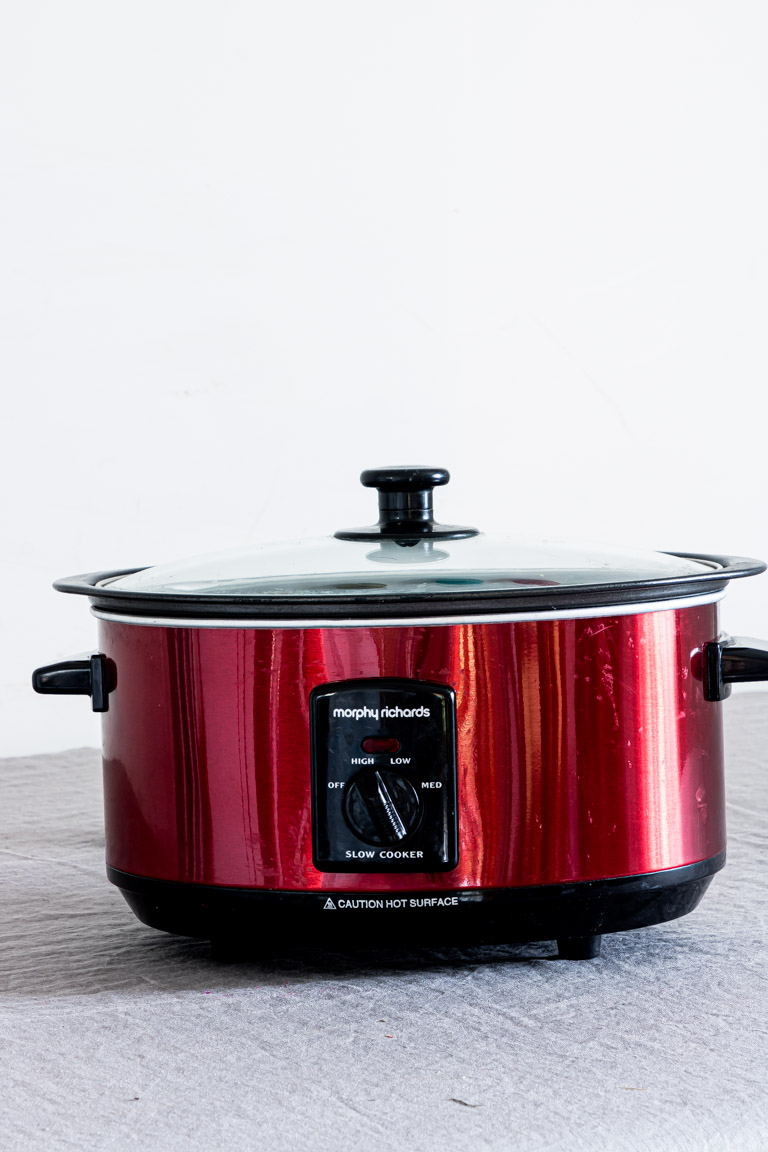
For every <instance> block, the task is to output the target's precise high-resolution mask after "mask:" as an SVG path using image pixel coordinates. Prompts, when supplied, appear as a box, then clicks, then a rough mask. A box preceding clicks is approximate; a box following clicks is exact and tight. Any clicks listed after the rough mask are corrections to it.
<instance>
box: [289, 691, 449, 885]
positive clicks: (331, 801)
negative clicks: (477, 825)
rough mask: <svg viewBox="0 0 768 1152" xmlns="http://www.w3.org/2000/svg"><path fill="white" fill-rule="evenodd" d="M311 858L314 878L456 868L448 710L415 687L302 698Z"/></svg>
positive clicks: (444, 694)
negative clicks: (306, 701)
mask: <svg viewBox="0 0 768 1152" xmlns="http://www.w3.org/2000/svg"><path fill="white" fill-rule="evenodd" d="M310 724H311V737H312V833H313V835H312V853H313V860H314V864H315V867H316V868H318V869H319V870H320V871H321V872H444V871H448V870H450V869H451V868H455V867H456V865H457V864H458V849H457V843H458V838H457V827H456V819H457V818H456V701H455V695H454V691H453V689H452V688H449V687H448V686H447V685H445V684H428V683H425V682H423V681H421V680H394V679H381V680H348V681H346V682H344V683H341V684H323V685H321V686H320V687H319V688H315V689H314V691H313V692H312V693H311V695H310Z"/></svg>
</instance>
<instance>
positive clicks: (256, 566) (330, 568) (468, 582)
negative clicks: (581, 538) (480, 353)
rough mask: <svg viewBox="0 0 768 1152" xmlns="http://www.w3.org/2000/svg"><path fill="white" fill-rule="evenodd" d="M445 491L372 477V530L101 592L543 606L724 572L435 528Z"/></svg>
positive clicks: (384, 475) (187, 567) (653, 557)
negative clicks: (525, 598) (436, 496)
mask: <svg viewBox="0 0 768 1152" xmlns="http://www.w3.org/2000/svg"><path fill="white" fill-rule="evenodd" d="M448 479H449V475H448V472H447V471H446V470H445V469H442V468H421V467H418V468H417V467H397V468H379V469H371V470H369V471H366V472H363V474H362V476H361V481H362V483H363V484H364V485H365V486H366V487H372V488H377V489H378V491H379V521H378V523H377V524H374V525H372V526H370V527H366V528H352V529H346V530H341V531H338V532H336V533H335V535H334V536H328V537H320V538H316V539H305V540H297V541H293V542H287V543H278V544H263V545H257V546H255V547H250V548H247V549H236V550H230V551H227V552H220V553H217V554H213V555H210V554H209V555H207V556H200V557H194V558H192V559H187V560H183V561H179V562H175V563H169V564H160V565H158V566H157V567H154V568H145V569H142V570H140V571H136V572H130V573H128V574H124V575H117V576H112V577H109V576H106V577H105V578H103V579H102V580H100V581H99V584H98V587H99V589H103V590H104V591H105V592H107V591H108V592H110V593H114V594H125V595H130V596H135V595H141V596H152V597H155V596H160V597H163V598H165V597H173V598H194V599H198V598H221V597H225V598H228V599H230V598H235V599H238V598H247V599H249V600H250V599H258V600H285V599H290V600H292V601H295V600H297V599H298V600H306V601H318V600H320V601H335V600H340V599H341V600H344V601H349V600H350V599H351V598H354V599H355V600H360V601H370V600H378V599H380V598H393V597H394V598H398V599H399V598H402V597H407V598H412V597H427V598H432V597H435V596H438V597H440V596H445V595H450V594H461V595H462V597H466V596H468V595H469V596H478V595H480V596H482V595H483V594H484V593H496V594H499V593H509V594H514V593H527V594H529V595H530V594H531V593H534V592H537V591H538V592H539V594H541V595H543V596H544V597H545V598H546V596H547V595H548V594H549V593H551V591H552V590H553V589H557V588H574V589H576V588H583V589H586V588H589V587H594V586H600V587H602V586H605V585H624V584H628V583H631V584H637V583H647V582H648V581H653V582H656V581H674V580H676V579H678V580H679V579H683V580H686V579H690V578H691V577H696V576H702V575H707V574H709V575H711V574H712V573H713V572H715V571H718V570H719V569H721V568H722V565H721V564H719V563H718V561H717V560H716V559H714V558H704V557H686V556H679V555H672V554H668V553H663V552H651V551H637V550H634V549H630V548H617V547H612V546H604V545H595V546H590V545H586V544H573V543H567V542H564V541H558V540H554V539H553V540H546V539H544V540H534V539H521V538H514V537H511V536H510V537H507V536H495V535H486V534H484V533H481V532H478V531H477V529H475V528H467V527H460V526H457V525H444V524H439V523H436V522H435V520H434V519H433V515H432V489H433V488H434V487H436V486H438V485H442V484H445V483H447V481H448Z"/></svg>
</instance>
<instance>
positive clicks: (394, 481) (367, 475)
mask: <svg viewBox="0 0 768 1152" xmlns="http://www.w3.org/2000/svg"><path fill="white" fill-rule="evenodd" d="M450 478H451V477H450V473H449V472H448V470H447V469H445V468H426V467H424V466H422V465H398V466H396V467H390V468H367V469H366V470H365V471H364V472H363V473H362V474H361V476H360V483H361V484H363V485H364V487H366V488H378V490H379V522H378V524H373V525H371V526H370V527H368V528H350V529H348V530H347V529H342V530H341V531H339V532H335V533H334V535H335V536H336V537H337V539H339V540H381V539H389V540H395V541H396V542H397V543H399V544H405V545H410V544H416V543H418V541H419V540H427V539H429V540H461V539H462V538H464V537H466V536H476V535H477V529H476V528H461V527H459V526H458V525H455V524H437V523H436V522H435V520H434V519H433V517H432V489H433V488H437V487H439V486H440V485H442V484H447V483H448V481H449V480H450Z"/></svg>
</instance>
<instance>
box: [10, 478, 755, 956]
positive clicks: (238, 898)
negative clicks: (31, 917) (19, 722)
mask: <svg viewBox="0 0 768 1152" xmlns="http://www.w3.org/2000/svg"><path fill="white" fill-rule="evenodd" d="M448 479H449V475H448V472H447V471H446V470H445V469H442V468H425V467H392V468H379V469H372V470H369V471H366V472H363V474H362V477H361V480H362V483H363V484H364V485H365V486H367V487H372V488H376V489H378V493H379V520H378V523H376V524H374V525H372V526H368V527H362V528H352V529H341V530H339V531H337V532H336V533H335V534H334V535H333V536H331V537H327V538H322V539H314V540H301V541H298V542H295V543H289V544H272V545H260V546H258V547H252V548H249V549H245V550H239V551H230V552H227V553H221V554H219V555H216V556H207V557H205V556H203V557H198V558H195V559H192V560H188V561H184V562H182V563H172V564H161V565H159V566H157V567H153V568H142V569H130V570H121V571H109V572H95V573H90V574H87V575H81V576H74V577H70V578H68V579H64V580H59V581H57V582H56V584H55V585H54V586H55V587H56V588H58V589H59V590H60V591H62V592H71V593H75V594H79V595H84V596H87V597H88V598H89V599H90V602H91V605H92V612H93V614H94V615H95V616H96V618H97V619H98V622H99V646H98V651H97V652H96V653H94V654H90V655H88V656H86V657H82V658H76V659H72V660H66V661H64V662H61V663H57V664H51V665H49V666H47V667H44V668H39V669H37V671H36V672H35V673H34V677H33V685H34V688H35V689H36V690H37V691H38V692H46V693H54V692H55V693H70V694H78V693H82V694H87V695H89V696H90V697H91V700H92V706H93V708H94V710H95V711H97V712H101V713H102V722H103V763H104V801H105V813H106V856H107V872H108V876H109V879H110V880H111V881H112V883H114V884H116V885H117V887H118V888H119V889H120V891H121V892H122V893H123V895H124V896H125V898H126V900H127V902H128V904H129V905H130V907H131V908H132V909H133V911H134V912H135V913H136V915H137V916H138V917H139V919H140V920H142V921H143V922H144V923H145V924H149V925H152V926H154V927H156V928H159V929H164V930H165V931H168V932H173V933H179V934H183V935H191V936H198V937H203V938H209V939H211V940H214V941H218V942H225V941H229V942H237V941H240V942H253V943H256V944H259V943H275V942H286V941H292V942H295V941H298V942H301V943H305V944H315V945H318V944H319V945H321V946H324V947H328V946H332V945H334V944H336V943H342V942H349V941H355V942H375V943H388V944H394V945H398V946H402V945H408V944H412V943H420V942H424V941H440V940H445V941H449V940H450V941H464V942H470V943H471V942H485V941H500V942H501V941H508V942H527V941H539V940H556V941H557V943H558V948H559V955H560V956H562V957H565V958H571V959H580V958H588V957H592V956H595V955H597V954H598V952H599V948H600V941H601V937H602V935H603V934H606V933H612V932H619V931H624V930H625V929H631V928H639V927H643V926H647V925H651V924H656V923H659V922H661V921H666V920H671V919H673V918H675V917H678V916H681V915H683V914H685V913H687V912H690V911H691V910H692V909H693V908H694V907H695V906H696V905H697V903H698V902H699V900H700V899H701V896H702V895H703V893H704V891H705V890H706V888H707V886H708V885H709V883H710V881H711V879H712V876H713V875H714V874H715V873H716V872H717V870H718V869H719V868H721V867H722V865H723V863H724V861H725V805H724V788H723V735H722V704H721V701H722V700H723V699H724V698H725V697H727V696H728V694H729V693H730V690H731V683H732V682H733V681H746V680H765V679H768V648H767V647H766V645H763V644H760V643H759V642H757V641H752V640H733V639H730V638H729V637H727V636H725V635H723V634H722V633H721V632H720V630H719V625H718V602H719V600H720V599H721V598H722V596H723V595H724V592H725V589H726V587H727V585H728V582H729V581H730V580H733V579H736V578H741V577H743V576H751V575H754V574H756V573H759V572H762V571H763V570H764V568H765V565H764V564H762V563H760V562H758V561H755V560H749V559H743V558H737V557H729V556H713V555H699V554H697V555H691V554H680V553H661V552H651V551H642V550H640V551H636V550H630V549H626V548H616V547H603V546H599V547H598V546H587V545H574V544H568V543H564V542H560V541H556V540H546V539H545V540H539V541H535V540H516V539H512V538H508V537H503V536H493V535H486V534H484V533H481V532H479V531H477V529H475V528H472V527H462V526H457V525H444V524H440V523H438V522H436V521H435V519H434V516H433V503H432V491H433V489H434V488H435V487H436V486H439V485H442V484H445V483H447V481H448Z"/></svg>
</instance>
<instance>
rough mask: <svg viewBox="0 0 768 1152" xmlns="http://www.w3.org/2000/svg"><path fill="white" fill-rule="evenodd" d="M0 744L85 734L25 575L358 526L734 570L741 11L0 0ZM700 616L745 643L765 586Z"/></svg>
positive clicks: (760, 130) (747, 539)
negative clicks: (374, 488)
mask: <svg viewBox="0 0 768 1152" xmlns="http://www.w3.org/2000/svg"><path fill="white" fill-rule="evenodd" d="M3 24H4V28H3V35H2V40H0V202H1V205H2V207H1V209H0V230H1V233H2V234H1V235H0V252H2V265H1V268H0V332H1V339H2V349H3V351H2V400H3V406H2V411H3V417H4V418H3V434H2V453H0V457H1V458H0V468H1V469H2V477H0V490H1V491H2V500H3V515H2V536H3V539H2V589H0V592H1V596H0V604H1V605H2V621H1V622H0V624H1V627H2V635H1V641H2V672H1V673H0V676H1V677H2V689H1V692H0V707H1V709H2V712H1V714H0V754H5V755H8V754H14V753H25V752H32V751H41V750H47V749H58V748H62V747H65V746H72V745H77V744H97V743H98V741H99V732H98V720H97V718H95V717H94V716H93V715H92V713H91V712H90V710H89V705H88V701H87V700H81V699H66V698H52V697H51V698H45V697H37V696H35V695H34V694H33V693H32V692H31V689H30V687H29V674H30V672H31V670H32V668H33V667H35V666H36V665H37V664H40V663H48V662H50V661H53V660H55V659H57V658H62V657H64V656H66V655H68V654H70V653H71V652H73V651H74V652H77V651H81V650H83V649H85V648H87V647H88V646H89V645H90V644H91V642H92V640H93V637H94V635H95V630H94V622H93V620H92V619H91V618H90V616H89V614H88V611H87V604H86V602H85V601H83V600H80V599H77V598H71V597H64V596H59V595H57V594H56V593H54V592H52V591H51V590H50V582H51V580H52V579H54V578H55V577H57V576H62V575H66V574H69V573H72V572H83V571H88V570H91V569H98V568H109V567H120V566H125V567H128V566H134V565H141V564H150V563H154V562H157V561H160V560H162V559H168V558H173V557H174V556H178V555H183V554H185V553H194V552H198V551H201V550H207V549H209V548H217V547H224V546H228V545H230V544H232V545H235V544H240V543H245V542H247V541H249V540H258V539H262V538H272V537H275V536H285V535H300V534H302V533H306V532H310V533H324V532H329V531H332V530H333V529H334V528H336V527H339V526H341V525H345V524H350V523H358V522H365V521H367V520H369V519H370V518H371V514H372V499H373V497H372V495H371V494H370V493H366V492H364V491H363V489H361V488H359V487H358V485H357V474H358V472H359V471H360V469H361V468H363V467H365V466H369V465H374V464H377V463H390V462H412V461H415V462H426V463H436V464H440V465H446V466H448V467H450V468H451V469H452V472H453V482H452V484H451V486H450V488H449V489H447V490H444V491H443V492H441V493H439V494H438V498H439V506H438V507H439V515H440V518H442V519H445V520H454V521H459V522H461V521H465V522H468V523H476V524H478V525H479V526H480V527H482V528H496V529H501V530H509V531H513V532H514V531H518V530H519V531H525V532H531V531H533V532H543V531H546V532H553V533H565V534H567V535H579V534H587V535H589V536H590V537H604V538H607V539H613V540H616V541H624V542H629V543H632V542H634V543H638V544H641V545H648V546H650V547H654V548H661V549H677V550H685V549H690V550H693V551H712V552H718V551H723V552H728V551H730V552H734V553H738V554H745V555H756V556H763V557H768V523H767V522H766V515H765V475H766V469H768V459H766V453H765V451H764V445H765V439H766V438H765V406H764V403H763V396H764V392H765V385H766V367H767V364H768V353H767V352H766V318H767V316H768V307H767V306H768V271H767V268H768V265H767V263H766V257H767V256H768V225H767V223H766V221H767V219H768V213H766V204H768V155H767V150H766V136H767V134H768V122H767V120H766V107H767V106H768V105H767V103H766V101H767V98H768V70H767V69H766V67H765V60H766V47H767V45H768V9H766V6H765V5H764V4H763V3H762V2H761V0H754V2H748V0H746V2H741V3H740V2H734V0H722V2H715V3H703V2H701V0H678V2H673V0H659V2H640V0H637V2H633V3H623V2H621V0H602V2H589V0H578V2H576V3H574V2H573V0H554V2H546V0H515V2H512V3H510V2H509V0H472V2H470V0H462V2H455V0H434V2H428V0H362V2H361V0H321V2H318V0H287V2H280V0H269V2H263V0H261V2H260V0H244V2H235V0H217V2H216V3H201V2H199V0H151V2H150V0H134V2H133V3H131V4H118V3H104V2H103V0H96V2H92V3H88V2H81V0H69V2H68V3H67V4H59V3H56V2H54V0H52V2H49V3H45V2H41V0H25V3H23V4H17V5H15V6H13V7H9V8H8V10H7V11H6V12H5V14H4V17H3ZM724 622H725V626H726V627H727V628H728V630H729V631H732V632H748V633H752V634H757V635H763V636H768V577H765V578H762V579H754V580H751V581H747V582H745V583H744V584H743V585H739V584H734V585H733V587H732V590H731V593H730V595H729V598H728V600H727V602H726V606H725V610H724Z"/></svg>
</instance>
